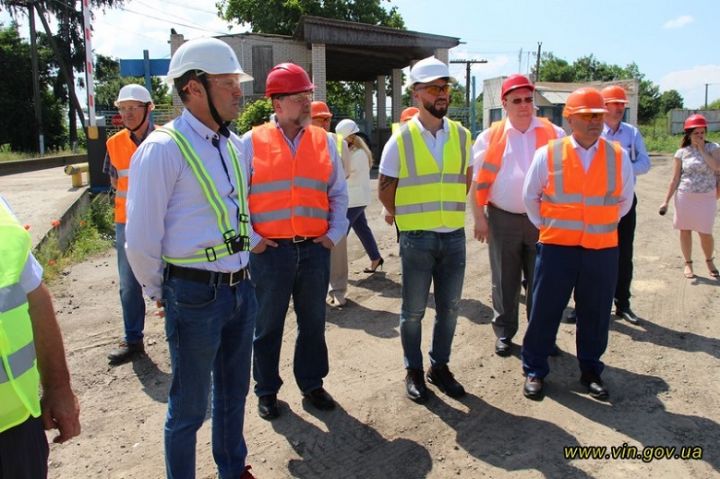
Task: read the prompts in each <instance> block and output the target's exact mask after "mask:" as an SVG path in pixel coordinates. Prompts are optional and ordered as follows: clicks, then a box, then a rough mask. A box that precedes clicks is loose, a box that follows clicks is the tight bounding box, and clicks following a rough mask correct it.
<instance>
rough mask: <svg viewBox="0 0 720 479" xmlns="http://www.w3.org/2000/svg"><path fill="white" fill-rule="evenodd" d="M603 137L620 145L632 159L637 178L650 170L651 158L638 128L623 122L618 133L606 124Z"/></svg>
mask: <svg viewBox="0 0 720 479" xmlns="http://www.w3.org/2000/svg"><path fill="white" fill-rule="evenodd" d="M602 137H603V138H605V139H606V140H609V141H617V142H618V143H620V146H622V147H623V149H624V150H625V151H626V152H627V154H628V156H629V157H630V162H631V163H632V168H633V173H634V174H635V176H638V175H644V174H645V173H647V172H648V171H649V170H650V157H649V156H648V152H647V150H646V149H645V142H644V141H643V137H642V135H641V134H640V131H639V130H638V129H637V128H636V127H634V126H632V125H631V124H630V123H625V122H622V121H621V122H620V126H618V129H617V131H612V130H611V129H610V127H609V126H608V125H607V123H606V124H605V126H604V127H603V132H602Z"/></svg>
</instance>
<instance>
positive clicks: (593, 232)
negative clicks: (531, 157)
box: [540, 138, 622, 249]
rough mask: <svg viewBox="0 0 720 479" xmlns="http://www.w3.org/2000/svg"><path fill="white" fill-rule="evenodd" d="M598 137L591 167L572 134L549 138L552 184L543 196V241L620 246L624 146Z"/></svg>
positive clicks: (603, 246) (576, 244)
mask: <svg viewBox="0 0 720 479" xmlns="http://www.w3.org/2000/svg"><path fill="white" fill-rule="evenodd" d="M598 141H599V144H598V150H597V153H596V154H595V156H594V157H593V159H592V161H591V164H590V167H589V168H588V171H587V172H585V171H584V169H583V166H582V164H581V162H580V159H579V158H578V156H577V153H576V152H575V149H574V148H573V146H572V143H571V141H570V139H569V138H566V139H563V140H556V141H551V142H549V143H548V152H547V154H548V185H546V187H545V188H544V189H543V192H542V197H541V200H540V216H541V226H540V242H541V243H546V244H559V245H565V246H582V247H584V248H590V249H602V248H611V247H615V246H617V225H618V222H619V220H620V207H619V203H620V192H621V190H622V177H621V174H622V173H621V161H622V150H621V148H620V146H619V145H617V144H613V143H611V142H608V141H605V140H603V139H599V140H598Z"/></svg>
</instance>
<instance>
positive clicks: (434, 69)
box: [410, 57, 455, 84]
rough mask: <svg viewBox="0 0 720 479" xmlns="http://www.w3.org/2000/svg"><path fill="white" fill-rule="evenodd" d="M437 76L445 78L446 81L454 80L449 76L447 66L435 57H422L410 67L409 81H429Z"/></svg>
mask: <svg viewBox="0 0 720 479" xmlns="http://www.w3.org/2000/svg"><path fill="white" fill-rule="evenodd" d="M438 78H447V79H448V81H451V82H452V81H455V79H454V78H453V77H451V76H450V70H449V69H448V66H447V65H446V64H445V63H443V62H441V61H440V60H438V59H437V58H435V57H427V58H423V59H422V60H420V61H419V62H417V63H416V64H415V65H413V66H412V68H410V82H411V83H413V84H415V83H429V82H431V81H433V80H437V79H438Z"/></svg>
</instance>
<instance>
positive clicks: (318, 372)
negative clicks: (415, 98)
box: [242, 63, 348, 420]
mask: <svg viewBox="0 0 720 479" xmlns="http://www.w3.org/2000/svg"><path fill="white" fill-rule="evenodd" d="M314 88H315V86H314V85H313V84H312V82H311V81H310V78H309V77H308V74H307V72H305V70H303V69H302V68H301V67H300V66H298V65H295V64H293V63H281V64H279V65H276V66H274V67H273V68H272V69H271V70H270V73H268V77H267V81H266V86H265V96H267V97H269V98H270V100H271V101H272V106H273V110H274V112H275V113H274V114H273V115H272V116H271V118H270V121H269V122H267V123H265V124H263V125H260V126H257V127H255V128H253V129H252V131H249V132H248V133H246V134H245V136H243V139H242V141H243V153H244V155H245V156H246V157H248V158H252V168H253V174H252V179H251V181H250V218H251V220H252V223H253V227H254V229H255V231H256V232H257V233H258V234H259V235H260V237H259V238H257V239H253V241H252V244H251V246H252V248H253V249H252V254H251V258H250V272H251V275H252V278H253V281H254V282H255V285H256V287H257V289H256V294H257V300H258V307H259V309H258V320H257V324H256V326H255V337H254V340H253V349H254V363H253V375H254V378H255V394H256V395H257V396H258V414H259V415H260V417H262V418H263V419H267V420H271V419H274V418H276V417H278V416H279V414H280V410H279V409H278V403H277V393H278V391H279V390H280V386H282V383H283V381H282V379H281V378H280V372H279V362H280V347H281V346H282V340H283V329H284V326H285V315H286V313H287V310H288V306H289V304H290V297H292V299H293V305H294V307H295V314H296V315H297V331H298V332H297V340H296V342H295V356H294V367H293V372H294V374H295V381H296V383H297V385H298V387H299V388H300V391H301V393H302V395H303V396H304V397H305V399H307V400H308V401H309V403H310V404H312V405H313V406H314V407H315V408H317V409H321V410H328V409H333V408H334V407H335V401H334V400H333V398H332V397H331V396H330V394H328V392H327V391H325V389H324V388H323V378H324V377H325V376H327V374H328V369H329V367H328V351H327V345H326V343H325V295H326V293H327V290H328V279H329V276H330V250H331V249H332V248H333V246H334V245H336V244H337V243H338V242H339V241H340V240H341V239H342V238H343V237H344V236H345V235H346V233H347V229H348V221H347V218H346V211H347V205H348V196H347V188H346V185H345V172H344V171H343V167H342V163H341V160H340V155H339V154H338V149H337V146H336V144H337V143H336V141H335V138H334V137H333V136H331V135H330V134H329V133H328V132H326V131H325V130H324V129H322V128H320V127H317V126H314V125H311V124H310V117H311V108H310V103H311V100H312V95H313V90H314Z"/></svg>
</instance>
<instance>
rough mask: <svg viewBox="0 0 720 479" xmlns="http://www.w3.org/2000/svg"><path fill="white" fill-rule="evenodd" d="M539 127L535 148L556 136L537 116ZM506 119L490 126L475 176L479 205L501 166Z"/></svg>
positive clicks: (485, 202)
mask: <svg viewBox="0 0 720 479" xmlns="http://www.w3.org/2000/svg"><path fill="white" fill-rule="evenodd" d="M538 120H539V121H540V127H539V128H535V149H536V150H537V149H538V148H540V147H542V146H545V145H546V144H547V142H548V141H549V140H554V139H555V138H557V132H556V131H555V128H554V127H553V124H552V123H550V121H548V120H547V119H545V118H538ZM506 122H507V119H503V120H501V121H499V122H497V123H494V124H493V125H492V126H491V127H490V139H489V141H488V146H487V150H486V151H485V158H484V160H483V162H482V165H481V166H480V168H478V172H477V175H476V176H475V183H476V185H477V188H476V191H475V202H476V204H477V205H479V206H485V205H487V203H488V198H489V196H490V188H491V187H492V185H493V183H494V182H495V178H497V174H498V172H499V171H500V168H501V167H502V161H503V157H504V156H505V148H506V146H507V132H506V131H505V125H506ZM531 160H532V158H531Z"/></svg>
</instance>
